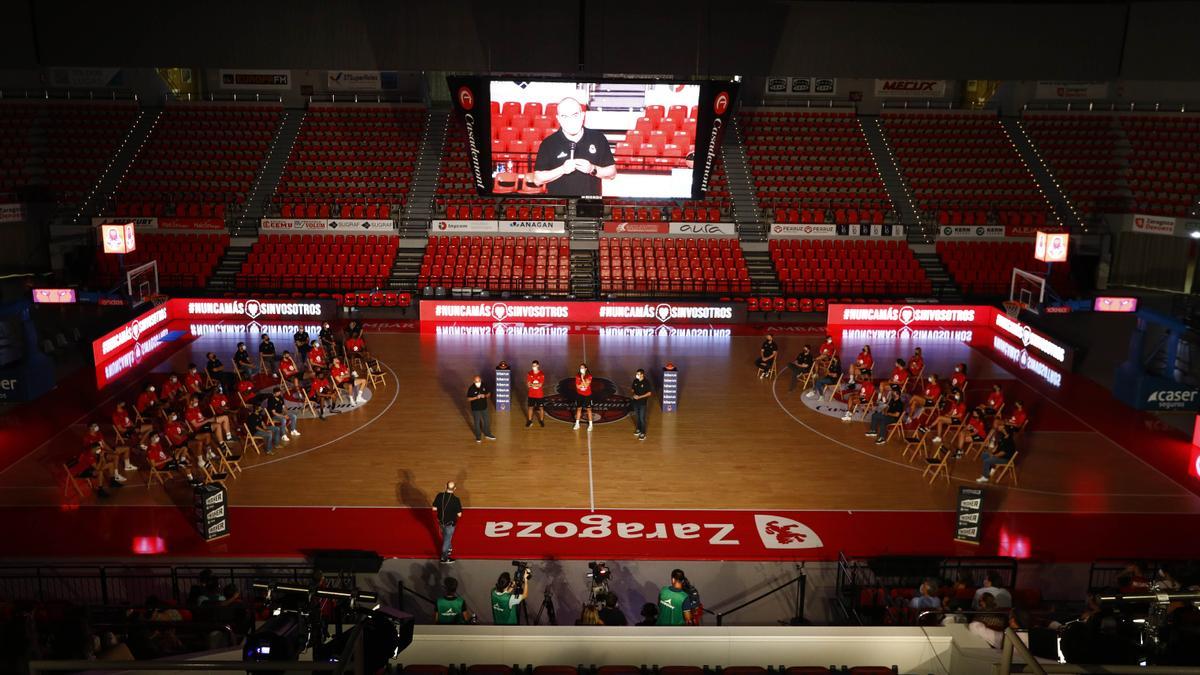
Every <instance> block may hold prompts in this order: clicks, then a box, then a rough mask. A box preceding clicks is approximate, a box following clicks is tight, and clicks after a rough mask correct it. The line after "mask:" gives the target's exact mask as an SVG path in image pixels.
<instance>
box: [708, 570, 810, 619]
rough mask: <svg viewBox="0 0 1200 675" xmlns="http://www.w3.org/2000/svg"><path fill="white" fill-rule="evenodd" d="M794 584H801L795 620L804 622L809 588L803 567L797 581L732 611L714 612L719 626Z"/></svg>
mask: <svg viewBox="0 0 1200 675" xmlns="http://www.w3.org/2000/svg"><path fill="white" fill-rule="evenodd" d="M793 584H799V588H798V589H797V592H798V594H799V599H798V601H797V607H796V617H795V618H797V619H800V620H803V619H804V599H805V595H806V591H807V588H808V575H807V574H806V573H805V572H804V569H803V567H801V570H800V575H799V576H797V577H796V578H795V579H792V580H790V581H787V582H785V583H783V584H780V585H778V586H776V587H775V588H772V589H771V590H769V591H766V592H764V593H762V594H760V595H758V596H757V597H754V598H751V599H749V600H747V601H745V602H743V603H742V604H740V605H738V606H736V607H734V608H732V609H727V610H725V611H723V612H714V613H713V614H714V615H715V616H716V617H717V625H718V626H721V625H723V623H722V622H723V621H724V619H725V617H726V616H728V615H730V614H733V613H734V612H736V611H738V610H741V609H745V608H746V607H749V606H750V605H753V604H754V603H756V602H758V601H759V600H762V599H763V598H765V597H767V596H769V595H773V594H775V593H778V592H779V591H782V590H783V589H785V588H789V587H790V586H792V585H793Z"/></svg>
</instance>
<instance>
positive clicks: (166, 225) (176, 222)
mask: <svg viewBox="0 0 1200 675" xmlns="http://www.w3.org/2000/svg"><path fill="white" fill-rule="evenodd" d="M158 229H160V230H224V229H225V219H224V218H173V217H164V218H159V219H158Z"/></svg>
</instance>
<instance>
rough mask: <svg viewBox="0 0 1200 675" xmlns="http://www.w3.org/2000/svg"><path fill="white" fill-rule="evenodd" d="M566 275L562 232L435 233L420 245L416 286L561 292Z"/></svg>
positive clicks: (564, 289) (568, 269)
mask: <svg viewBox="0 0 1200 675" xmlns="http://www.w3.org/2000/svg"><path fill="white" fill-rule="evenodd" d="M570 277H571V249H570V245H569V243H568V240H567V238H566V237H549V236H531V237H525V236H518V237H481V236H449V237H444V236H435V237H430V238H429V243H428V244H426V245H425V257H424V258H423V259H422V260H421V271H420V274H419V275H418V277H417V287H418V288H430V287H443V288H482V289H486V290H489V291H519V292H532V293H566V292H568V291H570V290H571V289H570Z"/></svg>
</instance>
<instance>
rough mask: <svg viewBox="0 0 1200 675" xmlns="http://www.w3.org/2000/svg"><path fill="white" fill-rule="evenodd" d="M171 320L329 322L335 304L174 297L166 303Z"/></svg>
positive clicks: (327, 301) (312, 300)
mask: <svg viewBox="0 0 1200 675" xmlns="http://www.w3.org/2000/svg"><path fill="white" fill-rule="evenodd" d="M167 305H168V307H169V308H170V315H171V318H172V319H190V318H192V317H201V316H202V317H235V318H243V317H244V318H248V319H251V320H264V321H271V320H277V319H287V320H294V319H330V318H333V316H334V315H335V314H336V313H337V303H336V302H334V301H333V300H330V299H319V300H318V299H305V300H258V299H255V298H243V299H229V298H220V299H212V300H189V299H184V298H175V299H173V300H171V301H169V302H168V303H167Z"/></svg>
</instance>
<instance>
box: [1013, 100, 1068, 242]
mask: <svg viewBox="0 0 1200 675" xmlns="http://www.w3.org/2000/svg"><path fill="white" fill-rule="evenodd" d="M1000 126H1002V127H1004V133H1006V134H1008V138H1009V140H1010V141H1012V144H1013V147H1014V148H1015V149H1016V151H1017V154H1018V155H1020V156H1021V160H1022V161H1023V162H1025V166H1026V167H1027V168H1028V169H1029V173H1030V175H1032V176H1033V179H1034V180H1035V181H1037V184H1038V187H1039V188H1041V190H1042V194H1044V195H1045V196H1046V201H1048V202H1049V203H1050V206H1051V207H1053V209H1054V215H1055V217H1057V218H1058V222H1060V223H1062V224H1063V226H1065V227H1066V228H1067V229H1068V230H1069V231H1071V232H1075V231H1077V230H1078V229H1079V226H1080V224H1081V223H1080V222H1079V217H1078V216H1077V215H1076V214H1075V212H1074V211H1073V210H1072V209H1071V205H1070V204H1069V203H1068V202H1067V198H1066V196H1065V195H1064V194H1063V191H1062V189H1061V188H1060V187H1059V186H1058V182H1057V181H1056V180H1055V179H1054V175H1053V174H1052V173H1050V167H1049V165H1047V164H1046V161H1045V160H1044V159H1042V156H1041V154H1040V153H1039V152H1038V150H1037V147H1036V146H1034V144H1033V141H1032V140H1030V138H1029V135H1028V134H1026V133H1025V126H1024V123H1022V122H1021V120H1020V118H1017V117H1003V116H1002V117H1000Z"/></svg>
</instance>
